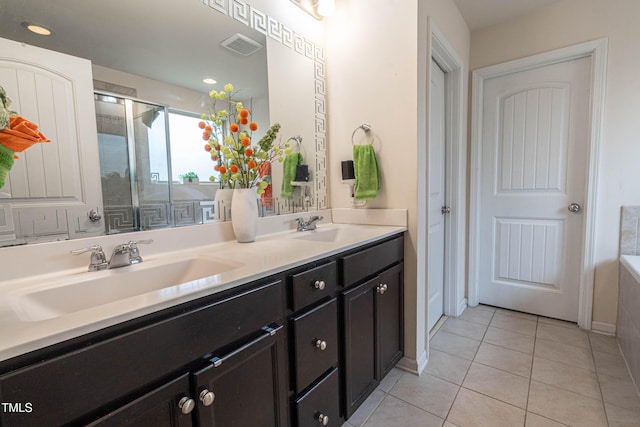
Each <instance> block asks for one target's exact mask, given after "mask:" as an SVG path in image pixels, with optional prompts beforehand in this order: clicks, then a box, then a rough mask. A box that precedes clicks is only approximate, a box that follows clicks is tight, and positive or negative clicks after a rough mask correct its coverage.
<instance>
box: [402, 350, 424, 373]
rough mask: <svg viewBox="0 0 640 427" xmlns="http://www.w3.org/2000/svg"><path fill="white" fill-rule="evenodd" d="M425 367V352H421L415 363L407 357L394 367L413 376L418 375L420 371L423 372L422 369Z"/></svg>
mask: <svg viewBox="0 0 640 427" xmlns="http://www.w3.org/2000/svg"><path fill="white" fill-rule="evenodd" d="M426 367H427V352H426V351H424V352H422V354H421V355H420V357H419V358H418V360H417V361H416V360H414V359H410V358H408V357H403V358H402V359H400V361H399V362H398V364H397V365H396V368H398V369H402V370H403V371H406V372H411V373H412V374H415V375H420V374H421V373H422V371H424V368H426Z"/></svg>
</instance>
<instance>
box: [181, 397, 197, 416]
mask: <svg viewBox="0 0 640 427" xmlns="http://www.w3.org/2000/svg"><path fill="white" fill-rule="evenodd" d="M195 406H196V401H195V400H193V399H191V398H189V397H186V396H185V397H183V398H182V399H180V401H179V402H178V408H180V409H181V410H182V413H183V414H185V415H186V414H188V413H190V412H191V411H193V408H195Z"/></svg>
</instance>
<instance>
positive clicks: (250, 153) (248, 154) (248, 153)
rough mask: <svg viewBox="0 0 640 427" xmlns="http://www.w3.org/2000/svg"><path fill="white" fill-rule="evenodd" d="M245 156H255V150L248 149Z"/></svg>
mask: <svg viewBox="0 0 640 427" xmlns="http://www.w3.org/2000/svg"><path fill="white" fill-rule="evenodd" d="M244 155H245V156H247V157H251V156H253V150H252V149H251V148H247V149H246V150H244Z"/></svg>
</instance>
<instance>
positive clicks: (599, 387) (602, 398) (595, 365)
mask: <svg viewBox="0 0 640 427" xmlns="http://www.w3.org/2000/svg"><path fill="white" fill-rule="evenodd" d="M587 340H588V341H589V349H590V350H591V360H593V369H595V371H594V372H595V374H596V380H598V390H599V391H600V401H601V402H602V410H603V411H604V419H605V421H606V422H607V425H610V423H609V414H608V413H607V407H606V405H605V401H604V393H603V392H602V384H601V383H600V375H598V365H597V364H596V357H595V355H594V354H593V346H592V345H591V336H589V334H587Z"/></svg>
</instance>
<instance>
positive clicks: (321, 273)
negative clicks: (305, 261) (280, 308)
mask: <svg viewBox="0 0 640 427" xmlns="http://www.w3.org/2000/svg"><path fill="white" fill-rule="evenodd" d="M290 280H291V293H292V298H291V300H292V309H293V311H298V310H300V309H301V308H303V307H305V306H307V305H309V304H311V303H314V302H316V301H319V300H320V299H322V298H323V297H325V296H327V295H333V293H334V292H335V290H336V285H337V282H338V274H337V269H336V262H335V261H333V262H330V263H327V264H323V265H321V266H319V267H315V268H312V269H310V270H306V271H304V272H302V273H298V274H294V275H292V276H290Z"/></svg>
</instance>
